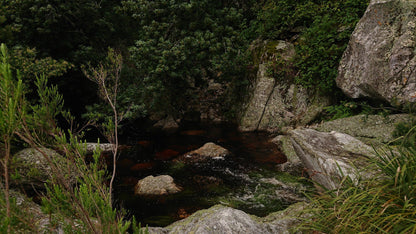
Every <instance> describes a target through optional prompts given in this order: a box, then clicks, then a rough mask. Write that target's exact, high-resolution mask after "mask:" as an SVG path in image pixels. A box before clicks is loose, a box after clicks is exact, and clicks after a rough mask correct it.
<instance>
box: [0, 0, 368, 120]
mask: <svg viewBox="0 0 416 234" xmlns="http://www.w3.org/2000/svg"><path fill="white" fill-rule="evenodd" d="M367 3H368V0H347V1H341V0H336V1H332V0H319V1H317V0H316V1H305V0H302V1H289V0H268V1H251V0H247V1H243V0H238V1H231V0H230V1H207V0H198V1H185V0H182V1H174V2H172V1H167V0H156V1H143V0H124V1H112V0H105V1H89V0H88V1H87V0H82V1H72V2H65V3H64V2H60V1H48V0H23V1H15V0H11V1H5V0H2V1H1V4H0V8H1V10H2V11H1V13H0V14H1V15H0V25H1V26H2V27H1V30H0V40H1V41H3V42H7V43H8V44H10V45H12V46H15V45H18V46H19V47H17V48H20V49H18V50H17V52H16V55H18V56H20V57H22V58H24V59H21V60H16V61H22V62H21V63H26V62H25V61H33V59H34V58H35V56H36V60H35V62H34V63H32V64H33V65H32V66H31V67H30V66H28V65H27V64H26V65H25V64H21V63H19V64H17V65H19V66H21V67H20V70H21V71H22V73H25V74H23V80H25V78H24V76H26V75H28V76H32V77H33V75H29V74H30V73H31V72H32V71H33V73H34V74H38V73H39V72H43V73H45V75H48V74H50V75H53V76H61V75H63V73H64V72H65V71H67V70H68V68H71V67H72V65H70V64H74V65H75V69H74V70H73V71H72V72H71V73H70V76H71V77H69V76H68V75H65V76H64V77H65V79H61V80H59V81H58V82H56V83H57V84H59V85H60V87H61V89H62V90H63V91H65V95H66V97H67V99H68V103H69V104H70V105H75V104H76V103H80V102H81V103H83V104H90V105H94V103H92V102H94V101H96V100H98V99H95V100H93V98H92V96H91V89H88V87H86V86H85V85H83V86H84V88H82V89H81V90H79V89H80V87H79V86H78V85H77V84H78V83H80V82H81V81H80V77H81V76H82V73H81V72H79V65H83V64H87V63H89V62H91V64H92V65H95V64H98V63H99V62H100V61H102V60H104V59H105V57H106V52H107V48H108V47H109V46H111V47H112V48H115V49H116V50H117V51H120V52H121V53H122V54H123V57H124V60H125V63H124V64H125V66H124V68H123V71H122V79H121V82H120V94H119V96H120V99H121V100H123V101H121V102H122V103H123V105H133V106H142V105H145V106H146V110H151V112H155V111H156V112H157V111H162V112H165V113H166V112H168V113H172V114H174V115H179V116H180V115H181V114H183V113H184V111H186V110H187V109H188V108H192V107H193V106H195V105H196V103H199V102H200V98H201V93H200V92H201V90H203V89H204V88H206V86H207V83H208V81H209V80H211V81H215V82H219V83H226V84H228V87H229V89H230V90H227V92H226V94H227V95H229V96H230V97H229V98H228V100H227V99H221V100H219V101H220V102H222V103H223V104H225V105H224V109H228V110H229V109H232V108H235V104H236V103H235V102H236V101H238V100H240V101H242V100H243V99H244V98H242V97H241V95H244V93H243V92H242V91H244V90H245V89H244V86H247V85H248V82H247V74H248V71H247V69H246V67H250V66H247V65H249V64H250V63H252V62H250V61H249V60H248V58H249V57H247V56H246V50H247V48H248V47H249V44H250V43H251V41H252V40H254V39H256V38H259V37H260V38H261V39H264V40H268V39H271V40H277V39H279V40H286V41H290V42H293V43H294V44H295V48H296V50H297V53H298V55H297V57H296V59H295V60H294V61H295V62H294V64H291V66H292V67H291V68H290V69H293V70H295V71H296V72H292V73H294V74H297V75H296V76H295V77H294V80H295V81H296V82H297V83H298V84H301V85H303V86H306V87H314V88H316V89H318V90H320V91H322V92H328V91H333V90H334V89H335V82H334V80H335V77H336V75H337V65H338V62H339V60H340V57H341V55H342V52H343V51H344V49H345V47H346V45H347V42H348V39H349V35H350V34H351V32H352V30H353V29H354V26H355V24H356V22H357V21H358V19H359V18H360V17H361V15H362V14H363V12H364V10H365V7H366V5H367ZM52 58H53V59H54V60H53V59H52ZM61 59H64V60H61ZM65 61H67V62H65ZM44 65H47V66H48V67H49V68H44V71H42V69H39V67H40V66H44ZM28 68H29V70H27V69H28ZM48 69H49V70H48ZM50 69H52V70H50ZM297 71H299V72H298V73H297ZM82 84H88V86H91V85H92V84H91V83H87V82H85V81H83V82H82ZM70 95H73V96H70ZM233 95H234V96H233ZM239 95H240V96H239ZM202 96H203V95H202ZM235 96H238V97H237V98H236V97H235ZM83 97H84V98H83ZM72 98H74V101H72ZM99 108H103V107H102V106H101V107H99ZM74 109H76V110H77V111H79V109H82V108H79V107H74ZM146 110H145V109H143V108H139V109H136V115H132V117H138V116H140V114H145V113H146ZM84 111H85V110H84ZM79 114H80V113H79Z"/></svg>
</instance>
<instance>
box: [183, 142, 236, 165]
mask: <svg viewBox="0 0 416 234" xmlns="http://www.w3.org/2000/svg"><path fill="white" fill-rule="evenodd" d="M230 154H231V153H230V151H228V150H227V149H225V148H223V147H221V146H219V145H217V144H215V143H212V142H208V143H206V144H204V145H203V146H202V147H201V148H199V149H196V150H194V151H191V152H188V153H186V154H184V155H182V156H180V157H178V158H177V159H176V160H177V161H180V162H184V163H199V162H205V161H208V160H212V159H213V160H222V159H224V158H225V157H227V156H229V155H230Z"/></svg>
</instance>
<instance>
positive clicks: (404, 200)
mask: <svg viewBox="0 0 416 234" xmlns="http://www.w3.org/2000/svg"><path fill="white" fill-rule="evenodd" d="M376 154H377V157H376V158H375V164H376V165H377V166H378V168H379V171H380V174H379V176H374V177H373V178H371V179H367V180H362V181H360V182H359V183H358V184H357V183H354V182H352V181H351V180H349V179H348V178H346V179H344V180H343V182H342V184H341V188H340V189H338V190H327V191H325V192H324V193H322V194H319V195H316V196H311V201H312V206H311V208H310V209H308V210H307V212H309V213H310V214H312V216H311V218H310V219H305V220H304V221H303V223H302V224H301V225H300V226H299V230H304V231H307V232H310V231H316V232H322V233H416V149H415V147H414V145H413V147H410V146H406V145H400V146H398V147H396V148H391V149H390V150H377V151H376Z"/></svg>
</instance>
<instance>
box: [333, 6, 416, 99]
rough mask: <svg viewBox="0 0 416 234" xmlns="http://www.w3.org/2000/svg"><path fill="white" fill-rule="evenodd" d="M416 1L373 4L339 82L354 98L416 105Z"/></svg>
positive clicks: (346, 54)
mask: <svg viewBox="0 0 416 234" xmlns="http://www.w3.org/2000/svg"><path fill="white" fill-rule="evenodd" d="M415 9H416V1H414V0H401V1H397V0H372V1H371V2H370V5H369V6H368V8H367V10H366V12H365V14H364V16H363V17H362V18H361V20H360V21H359V22H358V24H357V26H356V28H355V31H354V33H353V34H352V36H351V38H350V42H349V45H348V47H347V49H346V51H345V52H344V55H343V57H342V59H341V62H340V66H339V69H338V77H337V79H336V82H337V85H338V87H340V88H341V89H342V90H343V91H344V93H345V94H347V95H348V96H349V97H352V98H359V97H371V98H374V99H381V100H385V101H388V102H390V104H392V105H397V104H404V103H407V102H412V103H414V102H416V72H414V71H415V67H416V57H415V49H416V37H415V30H416V11H415Z"/></svg>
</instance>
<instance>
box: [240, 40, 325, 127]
mask: <svg viewBox="0 0 416 234" xmlns="http://www.w3.org/2000/svg"><path fill="white" fill-rule="evenodd" d="M256 43H257V45H253V46H252V47H255V48H252V50H253V51H254V52H253V53H254V54H256V55H254V57H255V58H254V60H255V63H256V62H257V63H258V72H257V79H256V81H255V83H254V84H253V91H252V97H251V98H250V100H249V101H248V103H247V104H246V108H245V111H244V113H243V114H242V118H241V121H240V130H242V131H255V130H267V131H272V132H282V131H283V130H284V128H285V127H287V126H297V125H305V124H307V123H309V122H311V121H312V120H314V119H315V118H316V116H317V115H318V114H319V113H321V112H322V110H323V107H324V106H326V105H328V104H329V99H328V98H326V97H322V96H319V95H316V93H315V92H313V90H309V89H306V88H303V87H301V86H299V85H295V84H294V81H293V77H280V78H273V77H270V76H269V75H268V72H267V67H268V64H269V62H271V61H275V60H276V59H282V60H283V61H286V63H288V64H290V63H291V60H292V59H293V57H294V55H295V50H294V46H293V45H292V44H290V43H288V42H285V41H271V42H267V41H266V42H258V41H256ZM287 66H290V65H287ZM285 69H290V68H289V67H285Z"/></svg>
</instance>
